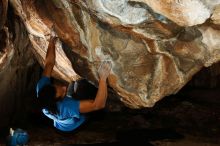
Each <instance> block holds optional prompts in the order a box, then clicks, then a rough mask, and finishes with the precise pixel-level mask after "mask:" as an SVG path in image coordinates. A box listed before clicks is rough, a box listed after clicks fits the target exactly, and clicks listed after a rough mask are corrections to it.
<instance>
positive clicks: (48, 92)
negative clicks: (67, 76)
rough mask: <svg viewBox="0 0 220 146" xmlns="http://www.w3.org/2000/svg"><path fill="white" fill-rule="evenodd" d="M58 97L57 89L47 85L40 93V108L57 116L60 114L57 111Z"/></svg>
mask: <svg viewBox="0 0 220 146" xmlns="http://www.w3.org/2000/svg"><path fill="white" fill-rule="evenodd" d="M55 96H56V89H55V87H54V86H53V85H46V86H44V87H43V88H42V89H41V90H40V91H39V96H38V99H39V100H38V101H39V105H40V108H41V109H43V108H45V109H47V110H48V111H49V112H51V113H53V114H56V113H58V110H57V104H56V103H57V100H56V98H55Z"/></svg>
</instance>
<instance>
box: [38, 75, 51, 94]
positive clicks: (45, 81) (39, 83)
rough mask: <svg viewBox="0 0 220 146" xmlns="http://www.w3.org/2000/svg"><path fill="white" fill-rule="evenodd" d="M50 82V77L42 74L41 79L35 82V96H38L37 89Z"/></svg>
mask: <svg viewBox="0 0 220 146" xmlns="http://www.w3.org/2000/svg"><path fill="white" fill-rule="evenodd" d="M49 84H51V81H50V78H49V77H46V76H42V77H41V79H40V80H39V81H38V83H37V87H36V92H37V97H38V96H39V95H38V93H39V91H40V90H41V89H42V88H43V87H44V86H45V85H49Z"/></svg>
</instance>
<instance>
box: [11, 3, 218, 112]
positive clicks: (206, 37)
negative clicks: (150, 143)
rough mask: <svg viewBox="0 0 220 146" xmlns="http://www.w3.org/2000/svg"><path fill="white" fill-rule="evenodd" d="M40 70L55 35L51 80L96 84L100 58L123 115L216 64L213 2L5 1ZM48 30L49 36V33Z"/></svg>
mask: <svg viewBox="0 0 220 146" xmlns="http://www.w3.org/2000/svg"><path fill="white" fill-rule="evenodd" d="M10 3H11V4H12V5H13V8H14V10H15V11H16V14H17V15H18V16H19V17H20V18H21V19H22V20H23V22H24V24H25V26H26V29H27V31H28V33H29V38H30V40H31V43H32V45H33V52H34V54H35V56H36V57H37V59H38V61H39V62H40V64H41V65H42V66H43V64H44V57H45V52H46V48H47V45H48V41H47V40H48V38H49V37H50V36H51V34H52V32H53V33H55V34H56V35H58V37H59V38H60V40H61V41H60V42H58V44H57V60H56V67H55V69H54V72H53V73H54V75H55V76H56V77H58V78H60V79H64V80H66V81H70V80H76V79H78V78H80V77H83V78H86V79H88V80H89V81H90V82H91V83H93V84H94V85H97V80H98V76H97V69H98V67H99V65H100V62H101V61H102V60H104V59H108V60H111V62H112V64H113V68H112V71H111V73H110V77H109V86H110V87H111V88H112V89H113V91H114V92H116V93H117V94H118V95H119V97H121V98H120V99H121V101H122V102H123V103H124V104H126V105H127V106H129V107H131V108H142V107H152V106H154V104H155V103H156V102H157V101H159V100H160V99H162V98H163V97H165V96H168V95H170V94H175V93H177V92H178V91H179V90H180V89H181V88H182V87H183V86H184V85H185V84H186V83H187V82H188V81H189V80H190V79H191V78H192V76H193V75H194V74H195V73H197V72H198V71H199V70H200V69H201V68H202V67H204V66H210V65H211V64H213V63H215V62H218V61H219V60H220V55H219V54H220V53H219V51H220V41H219V40H220V39H219V37H220V34H219V33H220V29H219V23H218V19H219V16H218V4H219V3H220V1H219V0H214V1H208V0H201V1H199V0H157V1H152V0H108V1H106V0H89V1H86V0H85V1H80V0H60V1H58V0H51V1H48V0H37V1H34V0H10ZM52 24H54V29H53V30H52V27H51V26H52Z"/></svg>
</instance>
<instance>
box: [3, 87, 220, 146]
mask: <svg viewBox="0 0 220 146" xmlns="http://www.w3.org/2000/svg"><path fill="white" fill-rule="evenodd" d="M219 93H220V92H219V91H218V90H193V91H188V92H185V93H184V94H182V93H181V92H180V94H177V95H174V96H169V97H165V98H164V99H163V100H161V101H160V102H158V103H157V104H156V105H155V106H154V107H153V108H146V109H141V110H132V109H128V108H126V107H123V108H122V109H121V111H114V112H113V111H109V110H108V109H105V110H103V111H100V112H99V113H96V114H94V115H93V117H92V118H91V119H90V120H89V121H88V122H87V123H86V124H85V125H84V126H82V127H81V128H80V129H79V130H77V131H76V132H75V133H72V134H62V133H59V132H57V131H56V130H55V129H54V128H53V127H52V126H51V125H52V124H51V122H50V121H48V120H47V119H44V118H43V117H42V116H40V115H35V114H32V115H31V116H30V120H29V123H27V125H26V129H25V130H27V132H28V134H29V136H30V140H29V143H28V145H30V146H35V145H37V146H45V145H47V146H49V145H55V146H59V145H81V144H96V145H97V144H99V145H106V144H109V145H118V144H121V145H122V144H130V145H132V144H133V145H138V146H139V145H144V146H148V145H149V146H186V145H188V146H219V145H220V97H219ZM4 142H5V139H4V138H2V140H1V143H2V145H4Z"/></svg>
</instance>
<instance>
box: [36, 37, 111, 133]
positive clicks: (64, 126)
mask: <svg viewBox="0 0 220 146" xmlns="http://www.w3.org/2000/svg"><path fill="white" fill-rule="evenodd" d="M57 39H58V38H56V37H52V38H51V39H50V41H49V45H48V50H47V54H46V59H45V67H44V70H43V73H42V77H41V79H40V80H39V81H38V83H37V87H36V91H37V97H38V101H39V103H40V107H41V109H42V112H43V113H44V115H46V116H47V117H48V118H50V119H52V120H53V123H54V127H55V128H57V129H58V130H60V131H62V132H70V131H71V132H72V131H74V130H75V129H76V128H78V127H79V126H80V125H81V124H82V123H84V122H85V120H86V116H85V114H86V113H89V112H93V111H97V110H100V109H103V108H104V107H105V104H106V99H107V83H106V80H107V78H108V75H109V73H110V70H111V63H110V62H109V61H104V62H103V63H102V64H101V65H100V68H99V70H98V75H99V85H98V90H97V93H96V97H95V98H94V99H84V100H77V99H74V98H72V97H70V95H67V86H61V85H56V84H53V83H52V81H51V73H52V70H53V67H54V65H55V57H56V51H55V48H56V47H55V43H56V41H57Z"/></svg>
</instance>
